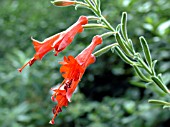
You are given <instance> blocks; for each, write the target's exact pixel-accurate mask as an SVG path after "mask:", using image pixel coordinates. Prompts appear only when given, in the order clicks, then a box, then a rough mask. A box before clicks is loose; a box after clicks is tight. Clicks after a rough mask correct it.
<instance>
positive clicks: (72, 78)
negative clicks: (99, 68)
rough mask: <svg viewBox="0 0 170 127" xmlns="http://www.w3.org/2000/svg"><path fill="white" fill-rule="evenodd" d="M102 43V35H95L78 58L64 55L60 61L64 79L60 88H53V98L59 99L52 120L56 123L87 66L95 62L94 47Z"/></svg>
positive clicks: (54, 99)
mask: <svg viewBox="0 0 170 127" xmlns="http://www.w3.org/2000/svg"><path fill="white" fill-rule="evenodd" d="M101 43H102V38H101V37H100V36H98V35H97V36H95V37H94V38H93V40H92V42H91V44H90V45H89V46H88V47H87V48H86V49H84V50H83V51H82V52H81V53H80V54H79V55H78V56H77V57H76V58H74V57H73V56H68V57H64V60H63V61H62V62H60V64H61V65H62V66H61V68H60V73H61V74H62V76H63V77H64V81H63V82H62V83H61V84H60V87H59V88H58V89H53V91H54V94H53V95H52V100H53V101H57V105H56V106H55V107H54V108H53V114H54V116H53V118H52V120H51V121H50V123H51V124H54V119H55V117H56V116H57V115H58V113H59V112H61V111H62V110H61V109H62V107H63V106H67V105H68V102H70V99H71V96H72V94H73V92H74V91H75V89H76V87H77V85H78V83H79V82H80V80H81V78H82V76H83V74H84V72H85V70H86V68H87V67H88V66H89V65H90V64H92V63H94V62H95V56H94V55H93V54H92V52H93V50H94V48H95V47H96V46H97V45H99V44H101Z"/></svg>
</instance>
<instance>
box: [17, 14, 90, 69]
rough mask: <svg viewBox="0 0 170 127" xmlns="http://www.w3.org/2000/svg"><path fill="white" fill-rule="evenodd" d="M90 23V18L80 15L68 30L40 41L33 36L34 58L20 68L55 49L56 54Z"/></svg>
mask: <svg viewBox="0 0 170 127" xmlns="http://www.w3.org/2000/svg"><path fill="white" fill-rule="evenodd" d="M87 23H88V18H87V17H86V16H80V18H79V19H78V21H77V22H76V23H74V24H73V25H72V26H71V27H69V28H68V29H67V30H66V31H63V32H61V33H58V34H56V35H53V36H51V37H49V38H47V39H45V40H44V41H43V42H39V41H37V40H35V39H33V38H32V41H33V45H34V49H35V51H36V53H35V54H34V56H33V58H31V59H30V61H28V62H27V63H26V64H24V65H23V66H22V67H21V68H20V69H18V71H19V72H21V71H22V70H23V69H24V67H25V66H27V65H28V64H29V65H30V66H31V65H32V64H33V63H34V62H35V61H36V60H41V59H42V58H43V57H44V56H45V55H46V54H47V53H48V52H49V51H51V50H53V49H54V50H55V56H56V55H57V54H58V53H59V52H61V51H62V50H64V49H65V48H66V47H67V46H68V45H69V44H70V43H71V42H72V41H73V39H74V37H75V35H76V34H77V33H80V32H82V31H83V26H82V25H85V24H87Z"/></svg>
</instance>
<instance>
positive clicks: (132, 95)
mask: <svg viewBox="0 0 170 127" xmlns="http://www.w3.org/2000/svg"><path fill="white" fill-rule="evenodd" d="M101 2H102V10H103V15H104V16H105V17H106V18H107V19H108V20H109V21H110V23H111V24H112V25H113V26H114V27H116V26H117V25H118V24H119V23H120V19H121V14H122V12H123V11H126V12H127V13H128V34H129V37H130V38H131V39H132V40H133V42H134V45H135V48H136V50H137V51H139V52H141V47H140V44H139V40H138V38H139V36H141V35H143V36H145V38H146V40H147V41H148V43H149V46H150V49H151V53H152V56H153V59H157V60H158V61H159V62H158V64H157V66H156V67H157V72H161V73H163V79H164V82H165V84H166V85H168V87H170V1H169V0H149V1H148V0H107V1H106V0H101ZM80 15H92V13H91V12H90V11H89V10H86V9H83V8H79V9H78V10H77V11H75V9H74V7H68V8H60V7H59V8H57V7H55V6H53V5H52V4H51V3H50V0H1V1H0V65H1V66H0V127H50V126H57V127H169V126H170V111H169V109H164V110H163V109H162V107H160V106H158V105H153V104H148V102H147V100H148V99H151V98H153V99H162V100H167V101H170V99H169V98H170V97H169V96H165V95H164V94H163V93H162V92H161V91H159V90H158V89H157V87H155V86H154V85H149V86H147V87H148V88H147V89H145V83H144V82H142V81H140V80H139V79H138V77H136V75H135V73H134V70H133V69H132V68H131V67H130V66H129V65H127V64H125V63H124V62H122V60H121V59H120V58H119V57H118V56H117V55H116V54H113V53H111V51H110V52H108V53H106V54H104V55H102V56H101V57H98V58H97V61H96V63H95V64H93V65H91V66H90V67H89V68H88V69H87V71H86V73H85V75H84V77H83V79H82V81H81V82H80V83H79V87H78V91H77V92H76V94H74V95H73V98H72V102H71V103H69V106H68V107H67V108H63V112H62V113H60V115H59V116H58V117H57V118H56V124H57V125H50V124H49V123H48V122H49V121H50V119H51V118H52V116H53V115H52V110H51V109H52V107H53V106H54V105H55V103H54V102H52V101H51V99H50V96H51V92H50V88H51V87H53V86H55V85H56V84H58V83H60V82H62V80H63V79H62V77H61V75H60V74H59V67H60V65H59V64H58V61H61V60H62V58H63V56H64V55H67V56H68V55H73V56H76V55H77V54H78V53H79V52H80V51H81V50H83V49H84V48H85V46H87V45H88V44H89V43H90V42H91V39H92V37H93V36H94V35H96V34H101V33H102V32H103V30H102V29H95V30H85V31H84V32H83V33H81V34H79V35H77V36H76V38H75V39H74V41H73V43H72V44H71V45H70V46H69V47H68V48H67V49H66V50H65V51H63V52H62V53H60V54H59V56H57V57H54V56H53V53H52V52H50V53H48V54H47V55H46V56H45V57H44V58H43V60H42V61H37V62H36V63H35V64H34V65H33V66H32V67H31V68H30V67H26V68H25V70H24V71H23V72H22V73H21V74H20V73H18V72H17V68H19V67H21V66H22V65H23V64H24V63H25V62H26V61H28V60H29V59H30V58H31V57H32V56H33V54H34V52H35V51H34V49H33V46H32V42H31V39H30V37H31V36H33V37H34V38H35V39H37V40H40V41H42V40H44V39H45V38H47V37H49V36H51V35H53V34H56V33H58V32H60V31H63V30H65V29H66V28H67V27H69V26H70V25H72V24H73V23H74V22H75V21H77V19H78V17H79V16H80ZM113 42H115V40H114V38H113V37H109V38H107V39H104V42H103V44H102V45H101V46H99V47H98V49H99V48H101V47H104V46H105V45H107V44H111V43H113Z"/></svg>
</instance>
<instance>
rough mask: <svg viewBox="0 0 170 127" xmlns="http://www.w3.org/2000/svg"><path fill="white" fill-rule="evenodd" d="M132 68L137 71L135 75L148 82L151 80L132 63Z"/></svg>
mask: <svg viewBox="0 0 170 127" xmlns="http://www.w3.org/2000/svg"><path fill="white" fill-rule="evenodd" d="M133 67H134V69H135V72H136V73H137V75H138V76H139V77H140V78H141V79H142V80H144V81H146V82H150V81H151V80H150V79H149V78H147V77H146V76H145V75H144V74H143V73H142V72H141V70H140V69H139V68H138V67H137V66H136V65H133Z"/></svg>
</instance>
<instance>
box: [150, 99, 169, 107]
mask: <svg viewBox="0 0 170 127" xmlns="http://www.w3.org/2000/svg"><path fill="white" fill-rule="evenodd" d="M148 102H149V103H153V104H159V105H169V106H170V103H168V102H166V101H162V100H155V99H151V100H149V101H148Z"/></svg>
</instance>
